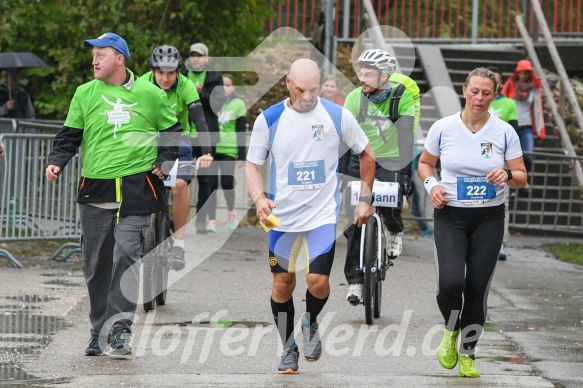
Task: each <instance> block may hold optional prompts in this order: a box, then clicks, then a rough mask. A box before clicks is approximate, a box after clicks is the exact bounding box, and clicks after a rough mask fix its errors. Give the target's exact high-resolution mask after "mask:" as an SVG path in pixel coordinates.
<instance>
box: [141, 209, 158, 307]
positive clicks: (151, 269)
mask: <svg viewBox="0 0 583 388" xmlns="http://www.w3.org/2000/svg"><path fill="white" fill-rule="evenodd" d="M156 218H157V217H156V213H152V215H151V217H150V225H149V226H148V230H147V232H146V235H145V236H144V257H143V258H142V261H143V263H142V273H143V276H142V293H143V296H144V310H145V311H146V312H148V311H151V310H154V309H155V308H156V301H155V291H154V289H155V283H154V274H155V273H156V255H155V254H153V252H152V251H153V250H154V249H156V223H157V219H156ZM150 252H152V253H150Z"/></svg>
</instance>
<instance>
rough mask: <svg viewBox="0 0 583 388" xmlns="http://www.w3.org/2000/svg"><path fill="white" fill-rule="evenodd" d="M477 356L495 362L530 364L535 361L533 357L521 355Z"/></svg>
mask: <svg viewBox="0 0 583 388" xmlns="http://www.w3.org/2000/svg"><path fill="white" fill-rule="evenodd" d="M476 358H479V359H482V360H487V361H495V362H510V363H513V364H529V363H531V362H532V361H533V359H531V358H528V357H519V356H484V357H480V356H478V357H476Z"/></svg>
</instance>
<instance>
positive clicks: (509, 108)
mask: <svg viewBox="0 0 583 388" xmlns="http://www.w3.org/2000/svg"><path fill="white" fill-rule="evenodd" d="M488 111H489V112H490V113H491V114H493V115H494V116H496V117H498V118H499V119H500V120H502V121H505V122H509V121H512V120H518V112H517V111H516V103H515V102H514V100H513V99H512V98H508V97H505V96H502V95H498V96H496V98H495V99H494V100H493V101H492V102H491V103H490V108H489V109H488Z"/></svg>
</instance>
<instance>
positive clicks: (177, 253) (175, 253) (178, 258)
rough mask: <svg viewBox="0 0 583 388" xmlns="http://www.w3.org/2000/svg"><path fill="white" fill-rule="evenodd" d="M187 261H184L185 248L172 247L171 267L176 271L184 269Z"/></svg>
mask: <svg viewBox="0 0 583 388" xmlns="http://www.w3.org/2000/svg"><path fill="white" fill-rule="evenodd" d="M185 265H186V263H185V261H184V249H182V248H180V247H172V250H171V251H170V268H172V269H173V270H174V271H180V270H181V269H184V267H185Z"/></svg>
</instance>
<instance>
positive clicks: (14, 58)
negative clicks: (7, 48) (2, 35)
mask: <svg viewBox="0 0 583 388" xmlns="http://www.w3.org/2000/svg"><path fill="white" fill-rule="evenodd" d="M32 67H49V66H48V65H47V64H46V63H45V62H44V61H43V60H42V59H40V58H39V57H37V56H36V55H35V54H33V53H29V52H22V53H0V69H27V68H32Z"/></svg>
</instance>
